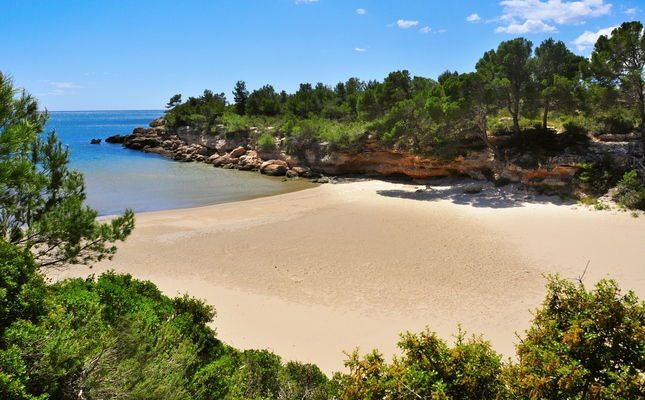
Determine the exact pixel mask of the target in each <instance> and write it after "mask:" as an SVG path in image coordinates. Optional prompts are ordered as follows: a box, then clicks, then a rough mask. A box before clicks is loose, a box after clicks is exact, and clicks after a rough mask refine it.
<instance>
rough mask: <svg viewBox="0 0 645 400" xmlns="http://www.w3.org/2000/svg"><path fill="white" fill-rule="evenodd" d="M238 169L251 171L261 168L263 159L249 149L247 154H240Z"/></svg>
mask: <svg viewBox="0 0 645 400" xmlns="http://www.w3.org/2000/svg"><path fill="white" fill-rule="evenodd" d="M238 165H239V166H238V169H241V170H245V171H250V170H257V169H260V166H261V165H262V159H261V158H259V157H258V156H257V153H256V152H255V151H249V152H248V153H247V154H246V155H243V156H240V159H239V163H238Z"/></svg>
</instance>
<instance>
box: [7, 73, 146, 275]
mask: <svg viewBox="0 0 645 400" xmlns="http://www.w3.org/2000/svg"><path fill="white" fill-rule="evenodd" d="M47 118H48V114H47V113H46V112H44V113H41V112H40V111H38V102H37V101H36V100H35V99H34V98H33V97H32V96H31V95H29V94H27V93H26V92H25V91H24V90H23V91H20V90H18V89H16V88H14V85H13V80H12V79H11V78H10V77H8V76H6V75H4V74H2V73H0V192H2V198H1V199H0V241H2V240H4V241H7V242H10V243H14V244H16V245H18V246H20V247H22V248H24V249H27V250H29V251H31V252H32V253H33V255H34V259H35V261H36V262H37V263H38V264H39V265H40V267H60V266H64V265H67V264H78V263H82V264H91V263H92V262H94V261H100V260H102V259H104V258H111V257H112V255H113V254H114V252H115V251H116V247H115V246H114V245H113V243H114V242H116V241H117V240H124V239H125V238H126V237H127V236H128V235H129V234H130V232H132V229H133V228H134V213H133V212H132V211H131V210H127V211H126V212H125V214H124V215H122V216H120V217H117V218H114V219H112V220H111V221H110V222H107V223H100V222H97V220H96V217H97V215H98V213H97V212H96V211H95V210H93V209H91V208H89V207H86V206H84V205H83V202H84V200H85V185H84V180H83V175H82V174H81V173H79V172H78V171H74V170H70V169H69V168H68V164H69V149H67V148H64V147H63V145H62V143H61V142H60V140H59V139H58V137H57V136H56V132H55V131H52V132H49V133H48V134H47V137H46V138H43V136H42V134H43V131H44V128H45V123H46V122H47Z"/></svg>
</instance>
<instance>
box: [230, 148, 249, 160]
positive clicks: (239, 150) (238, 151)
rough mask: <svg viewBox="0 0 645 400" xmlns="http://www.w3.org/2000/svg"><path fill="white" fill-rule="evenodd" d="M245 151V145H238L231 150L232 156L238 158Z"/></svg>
mask: <svg viewBox="0 0 645 400" xmlns="http://www.w3.org/2000/svg"><path fill="white" fill-rule="evenodd" d="M244 153H246V149H244V147H242V146H238V147H236V148H234V149H233V151H231V157H235V158H238V157H239V156H241V155H242V154H244Z"/></svg>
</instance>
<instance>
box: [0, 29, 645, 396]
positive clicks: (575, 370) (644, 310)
mask: <svg viewBox="0 0 645 400" xmlns="http://www.w3.org/2000/svg"><path fill="white" fill-rule="evenodd" d="M630 46H633V47H634V48H635V49H637V50H638V51H636V52H635V53H633V54H631V53H629V52H630V51H631V50H632V48H631V47H630ZM643 50H645V39H644V38H643V31H642V26H641V25H640V23H626V24H623V25H622V26H621V27H620V28H618V30H616V31H614V34H613V36H612V37H611V38H606V37H601V38H600V39H599V41H598V43H597V44H596V48H595V51H594V55H593V57H592V61H591V63H590V64H589V63H587V61H586V60H584V59H580V58H579V57H576V56H574V55H572V54H571V53H570V52H568V51H567V50H566V48H565V47H564V45H563V44H561V43H560V42H558V43H554V42H553V41H545V42H544V43H543V44H542V45H541V46H540V47H539V48H538V49H536V51H535V55H534V56H532V55H531V54H532V52H531V43H530V42H528V41H526V40H525V39H515V40H512V41H508V42H504V43H502V44H501V45H500V47H499V48H498V49H497V50H496V51H493V50H492V51H490V52H488V53H486V54H485V55H484V57H483V58H482V60H481V61H480V62H479V63H478V66H477V72H474V73H469V74H458V73H450V72H447V73H444V74H442V75H441V76H440V77H439V79H438V80H437V81H433V80H429V79H425V78H419V77H410V76H409V74H408V73H407V72H406V71H398V72H393V73H391V74H390V75H389V76H388V77H387V78H386V79H385V80H384V82H382V83H380V82H367V83H363V82H361V81H360V80H358V79H356V78H352V79H350V80H348V81H347V82H345V83H339V84H338V85H337V86H336V87H335V88H333V89H331V88H328V87H326V86H325V85H322V84H318V85H316V86H315V87H312V86H311V85H308V84H306V85H301V86H300V89H299V91H298V92H297V93H296V94H294V95H287V94H286V93H284V92H282V93H276V92H275V90H274V89H273V88H272V87H271V86H269V85H267V86H265V87H263V88H262V89H261V90H260V91H254V92H252V93H250V94H249V93H248V91H247V90H246V88H245V85H244V82H242V81H240V82H238V83H237V84H236V87H235V92H234V95H235V104H234V106H233V107H229V106H227V105H226V100H225V96H224V94H219V95H215V94H213V93H212V92H210V91H206V92H205V93H204V95H203V96H201V97H200V98H190V99H189V100H188V101H187V102H186V103H182V102H181V96H179V95H177V96H174V97H173V98H172V99H171V101H170V102H169V104H168V106H169V111H168V115H167V117H168V121H169V122H170V123H171V124H175V125H183V124H189V125H192V126H195V127H200V128H203V129H211V128H214V127H215V126H216V125H217V124H224V125H226V127H228V128H229V129H234V130H237V129H240V128H243V129H246V128H248V124H250V123H253V124H254V125H258V126H261V127H263V128H264V129H263V130H262V131H261V134H260V135H261V136H260V137H259V140H260V141H263V142H261V143H264V145H265V146H267V147H269V146H270V145H271V144H272V143H273V140H274V138H275V137H276V136H277V135H282V136H283V137H285V138H286V139H287V140H288V142H289V143H290V146H291V147H290V148H291V150H292V151H299V149H301V148H302V146H304V145H306V143H308V142H311V141H318V140H324V141H328V142H331V143H334V144H335V145H336V146H338V147H339V148H351V147H352V146H353V143H355V142H356V140H357V139H358V138H360V137H361V136H362V135H363V132H365V129H368V130H369V131H370V132H374V134H375V135H376V136H377V137H378V139H379V140H380V141H381V142H382V143H385V144H389V145H391V146H394V147H400V148H406V149H408V150H410V151H426V150H427V148H428V147H433V146H434V147H437V146H440V145H441V144H442V143H449V142H451V141H454V140H458V139H459V140H462V139H463V138H464V137H468V136H469V135H474V137H476V138H478V139H482V141H483V142H484V144H485V145H487V146H489V147H491V149H493V151H495V154H496V155H497V156H498V157H499V158H500V159H501V158H503V157H504V153H503V152H501V150H500V149H497V147H496V146H495V145H493V144H492V143H489V142H488V134H489V132H490V126H489V125H490V121H491V119H492V117H493V116H495V117H499V116H500V115H510V117H509V120H508V121H509V122H510V123H509V125H508V127H499V126H498V127H496V128H495V129H502V128H504V129H506V128H508V129H509V130H510V131H511V132H510V135H511V139H509V141H511V142H512V141H513V140H515V141H517V143H516V144H515V145H514V146H515V147H516V148H522V146H533V147H535V146H538V147H540V148H542V149H543V150H544V151H552V150H553V149H554V147H550V146H556V147H557V146H564V145H567V146H568V145H570V144H571V143H570V142H568V141H567V140H569V139H570V138H568V137H567V136H564V137H563V136H559V135H556V134H555V133H554V132H552V131H549V130H548V129H546V130H545V126H546V124H547V122H548V118H549V115H551V114H553V113H559V118H560V120H561V121H563V120H567V121H569V123H570V124H577V125H576V126H577V128H575V129H573V128H566V129H568V130H569V131H575V130H580V129H583V128H584V127H585V126H587V125H585V124H589V126H592V125H593V124H598V125H596V126H600V125H602V124H605V125H602V126H605V127H613V128H615V127H620V128H621V129H620V130H619V132H622V129H623V128H629V129H631V128H633V126H634V124H635V121H636V120H637V117H636V116H637V115H638V114H640V115H641V117H642V118H641V126H642V127H643V129H645V124H644V123H643V122H645V114H644V113H643V112H642V110H643V63H645V61H643V60H642V57H643V54H645V52H644V51H643ZM549 54H550V55H551V56H553V57H554V60H564V61H557V62H556V61H549V60H551V58H549V57H551V56H547V55H549ZM558 54H559V55H560V56H561V57H560V56H556V55H558ZM630 55H631V56H630ZM635 55H637V56H640V57H641V58H638V57H635ZM545 57H546V58H545ZM639 60H640V61H639ZM634 62H636V64H634ZM639 63H640V64H639ZM552 65H557V66H561V67H563V68H561V69H559V67H558V68H555V67H553V68H555V69H550V68H552V67H551V66H552ZM574 65H575V68H574ZM639 68H640V69H639ZM545 71H546V72H545ZM587 74H588V75H587ZM536 77H541V78H539V79H538V78H536ZM551 78H552V79H551ZM572 102H574V103H573V104H576V106H575V107H573V108H569V107H570V106H571V104H572ZM632 104H635V105H636V113H635V112H634V110H632V109H631V108H630V107H631V105H632ZM600 105H603V106H602V107H601V106H600ZM589 109H593V110H594V112H596V113H598V115H601V116H600V117H598V118H595V119H594V118H592V119H591V120H590V121H591V122H589V123H587V122H585V121H587V120H586V119H584V118H580V116H581V115H583V113H584V112H585V111H584V110H589ZM535 110H540V118H541V124H540V126H539V127H533V128H532V129H523V127H524V125H525V124H526V121H527V120H526V118H529V117H528V116H529V115H531V112H535ZM504 113H508V114H504ZM536 115H537V114H536ZM46 118H47V116H46V114H43V113H40V112H38V105H37V102H36V101H35V99H33V98H32V97H31V96H29V95H28V94H26V93H25V92H24V91H23V92H22V93H21V92H19V91H17V90H16V89H15V88H14V87H13V82H12V80H11V79H10V78H8V77H7V76H5V75H2V74H1V73H0V187H1V189H2V199H1V202H0V222H1V223H0V228H1V229H2V236H0V397H1V398H2V399H48V398H51V399H79V398H82V399H102V398H133V399H147V398H150V399H160V398H162V399H185V398H193V399H264V398H268V399H271V398H273V399H333V398H343V399H473V398H481V399H517V398H527V399H563V398H567V399H632V398H642V397H643V393H645V303H643V302H640V301H639V300H638V299H637V297H636V296H635V295H634V294H633V293H631V292H630V293H627V294H623V293H621V291H620V290H619V289H618V287H617V286H616V283H615V282H613V281H601V282H599V283H598V284H597V285H596V286H595V288H594V289H593V290H591V291H587V289H586V288H585V287H584V286H583V284H582V282H579V283H577V284H576V283H572V282H570V281H567V280H564V279H561V278H559V277H557V276H552V277H549V278H548V285H547V295H546V299H545V301H544V303H543V305H542V307H541V308H540V309H538V310H536V311H535V313H534V319H533V323H532V325H531V327H530V328H529V329H528V330H527V331H526V332H525V334H524V335H523V336H521V337H520V342H519V344H518V345H517V346H516V349H517V359H515V360H513V359H509V360H507V361H503V360H502V357H501V356H500V355H499V354H497V353H496V352H495V351H494V350H493V349H492V348H491V346H490V344H489V343H488V342H487V341H485V340H484V339H483V338H481V337H478V336H470V337H469V336H467V335H466V334H465V333H464V332H462V331H461V329H459V332H458V334H457V335H456V337H455V342H454V344H453V345H452V346H451V345H449V344H448V343H447V342H445V341H444V340H442V339H440V338H438V337H437V336H436V335H435V334H434V333H433V332H431V331H430V330H426V331H424V332H421V333H418V334H414V333H406V334H404V335H402V336H401V342H400V343H399V347H400V348H401V350H402V356H400V357H397V358H395V359H394V360H393V361H392V362H391V363H387V362H386V360H384V358H383V356H382V355H381V354H380V353H379V352H378V351H376V350H374V351H373V352H371V353H369V354H367V355H364V356H362V357H361V355H360V354H359V353H358V351H355V352H353V353H351V354H348V360H347V361H346V366H347V367H348V369H349V372H348V373H346V374H343V373H337V374H335V375H334V376H333V378H331V379H330V378H328V377H327V376H325V375H324V374H323V373H322V372H321V371H320V370H319V369H318V368H317V367H316V366H315V365H311V364H302V363H298V362H286V363H285V362H283V361H282V360H281V359H280V357H279V356H277V355H275V354H273V353H271V352H268V351H266V350H247V351H239V350H236V349H234V348H232V347H230V346H227V345H226V344H224V343H222V342H221V341H219V340H218V339H217V336H216V332H215V330H213V329H212V328H211V327H210V326H209V325H208V324H209V323H211V322H212V321H213V317H214V315H215V311H214V309H213V307H212V306H209V305H206V304H204V303H203V302H202V301H200V300H197V299H194V298H190V297H189V296H187V295H184V296H180V297H175V298H169V297H167V296H164V295H163V294H161V292H160V291H159V290H158V289H157V287H156V286H155V285H154V284H153V283H151V282H143V281H139V280H136V279H133V278H132V277H131V276H130V275H121V274H116V273H113V272H107V273H104V274H102V275H101V276H99V277H95V276H90V277H88V278H86V279H81V278H76V279H68V280H65V281H62V282H57V283H54V284H48V283H47V282H46V279H45V277H44V275H43V270H44V268H47V267H54V266H56V267H61V266H65V265H68V264H73V263H86V264H91V263H92V262H94V261H97V260H101V259H103V258H105V257H110V256H111V255H112V254H113V253H114V251H115V247H114V246H113V242H115V241H118V240H123V239H125V238H126V237H127V236H128V235H129V233H130V232H131V230H132V229H133V221H134V220H133V215H132V213H131V212H127V213H126V214H125V215H123V216H121V217H118V218H115V219H113V220H112V221H111V222H110V223H99V222H96V219H95V217H96V212H95V211H94V210H91V209H90V208H87V207H85V206H84V205H83V201H84V199H85V194H84V187H83V177H82V175H81V174H79V173H78V172H75V171H71V170H69V169H68V168H67V164H68V161H69V160H68V158H69V154H68V152H67V150H65V149H63V147H62V145H61V143H60V141H59V140H58V139H57V137H56V135H55V133H54V132H52V133H49V134H48V135H46V138H43V129H44V124H45V121H46ZM602 118H605V119H604V120H603V119H602ZM603 121H605V122H603ZM260 123H263V124H264V125H260ZM581 125H583V126H582V127H581ZM268 126H274V129H268ZM613 128H612V129H613ZM600 131H602V129H601V130H600ZM609 131H611V130H609ZM571 133H572V134H574V133H576V132H571ZM578 133H579V132H578ZM545 137H546V138H545ZM527 143H528V144H527ZM531 143H533V144H531ZM608 162H609V161H608ZM610 167H611V166H607V167H602V166H597V165H589V166H585V167H584V168H583V171H584V174H585V175H581V179H583V180H585V182H587V183H589V185H598V186H599V187H606V186H608V185H617V190H616V192H615V196H616V198H617V199H619V201H622V202H624V203H625V204H635V205H641V206H642V205H643V203H644V202H645V201H644V199H645V194H644V191H643V188H642V185H641V183H640V180H639V179H638V176H637V173H636V172H635V171H630V172H627V173H625V174H624V175H623V176H622V178H618V179H616V178H615V174H613V173H609V174H608V173H607V171H608V170H609V169H610Z"/></svg>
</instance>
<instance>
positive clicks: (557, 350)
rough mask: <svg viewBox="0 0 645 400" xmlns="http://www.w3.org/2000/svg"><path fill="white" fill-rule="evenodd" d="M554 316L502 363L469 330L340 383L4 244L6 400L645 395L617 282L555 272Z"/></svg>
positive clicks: (176, 302)
mask: <svg viewBox="0 0 645 400" xmlns="http://www.w3.org/2000/svg"><path fill="white" fill-rule="evenodd" d="M547 289H548V290H547V296H546V299H545V301H544V304H543V306H542V308H540V309H539V310H537V311H536V312H535V316H534V320H533V325H532V326H531V327H530V328H529V329H528V330H527V331H526V332H525V334H524V335H523V337H521V340H520V343H519V344H518V345H517V361H513V360H511V359H509V360H507V361H502V358H501V356H500V355H499V354H497V353H496V352H495V351H494V350H493V349H492V348H491V346H490V344H489V343H488V342H487V341H485V340H484V339H482V338H481V337H477V336H471V337H468V336H467V335H466V334H465V333H464V332H462V331H461V330H460V331H459V333H458V334H457V336H456V337H455V343H454V345H452V347H451V346H449V345H448V344H447V343H446V342H445V341H444V340H442V339H440V338H438V337H437V336H436V335H435V334H434V333H432V332H431V331H429V330H427V331H424V332H421V333H419V334H413V333H406V334H404V335H402V336H401V342H400V343H399V347H400V348H401V350H402V352H403V355H402V356H401V357H398V358H395V359H394V360H393V361H392V363H390V364H388V363H387V362H386V361H385V360H384V358H383V356H382V355H381V354H379V353H378V351H376V350H374V351H373V352H372V353H369V354H367V355H365V356H364V357H362V358H361V357H360V355H359V353H358V352H357V351H355V352H353V353H351V354H348V357H349V358H348V360H347V361H346V366H347V367H348V368H349V373H347V374H343V373H337V374H335V376H334V377H333V379H329V378H328V377H327V376H325V375H324V374H323V373H322V372H321V371H320V370H319V369H318V368H317V367H316V366H315V365H311V364H302V363H298V362H286V363H284V362H283V361H282V360H281V359H280V357H279V356H277V355H275V354H273V353H271V352H268V351H266V350H247V351H243V352H242V351H239V350H236V349H234V348H232V347H230V346H227V345H225V344H223V343H222V342H220V341H219V340H218V339H217V337H216V333H215V331H214V330H213V329H211V328H210V327H209V326H208V325H207V324H208V323H210V322H211V321H212V318H213V316H214V315H215V312H214V310H213V308H212V307H211V306H209V305H206V304H204V303H203V302H202V301H200V300H196V299H194V298H189V297H188V296H183V297H175V298H172V299H171V298H168V297H166V296H164V295H162V294H161V293H160V292H159V290H158V289H157V288H156V287H155V285H154V284H152V283H151V282H142V281H138V280H136V279H133V278H132V277H131V276H130V275H119V274H115V273H113V272H108V273H105V274H103V275H101V276H99V277H98V278H96V277H94V276H90V277H88V278H87V279H80V278H77V279H69V280H66V281H63V282H58V283H56V284H53V285H46V283H45V280H44V279H43V276H42V275H41V273H40V272H39V268H38V265H37V264H36V263H35V262H34V261H33V257H32V256H31V254H30V253H29V252H28V251H26V250H24V249H20V248H18V247H16V246H15V245H12V244H10V243H6V242H0V310H1V313H0V393H2V396H1V397H2V398H3V399H46V398H55V399H77V398H85V399H100V398H126V397H127V398H134V399H146V398H150V399H185V398H192V399H271V398H273V399H294V400H295V399H333V398H343V399H366V398H367V399H369V398H372V399H420V398H421V399H431V398H432V399H473V398H477V399H517V398H526V399H563V398H569V399H584V398H591V399H594V398H595V399H635V398H639V396H642V394H643V393H645V375H644V373H645V303H640V302H639V301H638V299H637V298H636V296H635V295H634V294H633V293H628V294H622V293H621V292H620V290H619V289H618V288H617V286H616V284H615V282H612V281H601V282H600V283H598V284H597V285H596V287H595V288H594V290H592V291H587V290H585V288H584V286H583V285H582V284H573V283H571V282H569V281H567V280H564V279H560V278H558V277H550V278H549V284H548V287H547Z"/></svg>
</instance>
